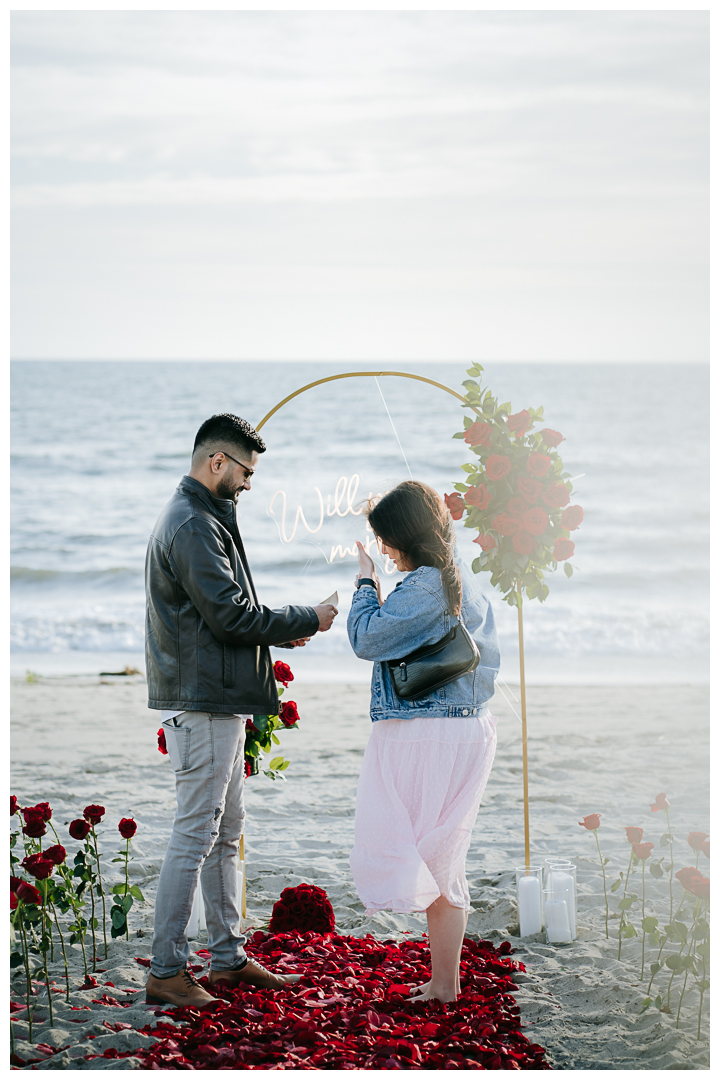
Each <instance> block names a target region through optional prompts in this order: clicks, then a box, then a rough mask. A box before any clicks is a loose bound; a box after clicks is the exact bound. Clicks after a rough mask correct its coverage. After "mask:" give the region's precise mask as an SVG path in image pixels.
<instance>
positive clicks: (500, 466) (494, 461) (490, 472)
mask: <svg viewBox="0 0 720 1080" xmlns="http://www.w3.org/2000/svg"><path fill="white" fill-rule="evenodd" d="M511 469H512V462H511V460H510V458H509V457H503V455H502V454H491V455H490V457H489V458H488V459H487V461H486V462H485V475H486V476H487V478H488V480H502V478H503V476H507V474H508V473H509V472H510V470H511Z"/></svg>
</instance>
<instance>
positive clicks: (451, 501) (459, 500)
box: [444, 491, 465, 521]
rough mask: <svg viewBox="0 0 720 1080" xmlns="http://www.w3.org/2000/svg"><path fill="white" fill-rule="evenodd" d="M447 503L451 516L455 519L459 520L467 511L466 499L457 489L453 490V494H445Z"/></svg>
mask: <svg viewBox="0 0 720 1080" xmlns="http://www.w3.org/2000/svg"><path fill="white" fill-rule="evenodd" d="M444 498H445V505H446V506H447V508H448V510H449V511H450V517H451V518H452V519H453V521H459V520H460V518H461V517H462V516H463V514H464V513H465V500H464V499H463V497H462V495H458V493H457V491H453V493H452V495H445V496H444Z"/></svg>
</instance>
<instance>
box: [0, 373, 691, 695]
mask: <svg viewBox="0 0 720 1080" xmlns="http://www.w3.org/2000/svg"><path fill="white" fill-rule="evenodd" d="M363 367H365V368H367V369H374V368H378V367H379V365H371V364H369V365H362V364H355V365H351V364H338V365H334V364H327V363H304V362H303V363H300V362H297V363H296V362H268V361H263V362H259V363H252V362H247V361H244V362H237V363H235V362H211V361H207V362H203V363H192V362H171V361H165V362H159V361H157V362H156V361H148V362H115V361H97V362H94V361H92V362H91V361H87V362H85V361H15V362H13V363H12V365H11V391H12V399H11V454H12V466H11V634H10V636H11V650H12V651H11V671H12V672H13V673H15V674H24V673H25V672H26V671H27V670H30V671H35V672H38V673H40V674H55V673H61V672H68V673H69V672H76V673H93V672H98V671H100V670H115V669H119V668H122V667H124V666H125V664H130V665H131V666H138V667H141V668H142V665H143V657H142V652H143V632H144V631H143V628H144V592H143V563H144V556H145V548H146V544H147V539H148V535H149V533H150V530H151V529H152V526H153V524H154V522H155V520H156V518H157V517H158V515H159V513H160V510H161V509H162V507H163V505H164V503H165V502H166V501H167V500H168V499H169V498H170V496H171V494H172V492H173V490H174V488H175V486H176V484H177V482H178V480H179V479H180V477H181V476H182V475H183V474H184V473H185V472H186V471H187V469H188V467H189V457H190V451H191V449H192V443H193V439H194V436H195V432H196V430H197V428H198V427H199V426H200V424H201V423H202V421H203V420H205V419H206V418H207V417H208V416H210V415H212V414H213V413H216V412H226V411H227V412H234V413H237V414H239V415H240V416H243V417H245V418H246V419H247V420H249V421H250V422H251V423H258V422H259V421H260V419H261V418H262V417H263V416H264V415H265V414H266V412H268V411H269V410H270V409H271V408H272V407H273V406H274V405H275V404H277V402H278V401H279V399H281V398H282V397H284V396H285V395H286V394H289V393H291V392H292V391H293V390H294V389H297V388H299V387H301V386H302V385H304V384H305V383H308V382H311V381H313V380H315V379H318V378H322V377H323V376H325V375H330V374H335V373H338V372H342V371H352V370H359V369H361V368H363ZM389 367H390V368H392V369H393V370H401V371H408V372H414V373H416V374H419V375H424V376H426V377H428V378H432V379H436V380H437V381H439V382H442V383H444V384H446V385H447V386H449V387H451V388H452V389H455V390H458V391H460V392H462V385H461V384H462V380H463V379H465V378H467V375H466V373H465V371H466V365H465V364H462V363H450V362H448V363H442V364H440V363H434V364H427V363H418V364H401V365H389ZM483 382H484V384H485V385H487V386H488V387H489V388H490V389H491V390H492V392H493V394H495V395H497V396H498V397H499V399H500V401H511V402H512V406H513V410H514V411H519V410H520V409H522V408H526V407H529V406H533V407H536V408H537V407H540V406H543V407H544V410H545V413H544V417H545V424H546V425H547V426H549V427H552V428H555V429H557V430H559V431H561V432H562V434H563V435H564V436H565V439H566V441H565V442H563V443H562V444H561V447H560V450H561V453H562V456H563V460H564V462H565V465H566V468H567V469H568V470H569V471H570V473H571V476H572V477H577V478H578V479H577V480H576V481H575V485H574V486H575V490H574V493H573V499H572V501H573V503H579V504H580V505H581V506H582V507H583V509H584V513H585V519H584V521H583V523H582V525H581V527H580V529H579V530H578V531H577V532H575V533H573V539H574V540H575V542H576V553H575V556H574V557H573V559H572V563H573V566H574V567H575V573H574V575H573V577H572V578H571V579H568V578H566V576H565V575H564V573H563V572H562V569H561V570H560V572H558V573H556V574H554V575H551V576H550V577H549V578H548V584H549V585H550V595H549V597H548V599H547V600H546V601H545V602H544V603H543V604H540V603H539V602H538V601H536V600H535V601H528V602H526V606H525V618H524V623H525V639H526V664H527V673H528V679H529V680H530V681H531V682H535V683H538V684H542V683H545V684H578V683H588V684H607V683H610V684H612V683H636V684H647V683H651V684H653V683H702V682H705V681H707V680H708V671H709V647H708V636H709V599H708V590H709V369H708V367H707V366H706V365H701V364H552V363H512V364H511V363H491V362H488V363H487V364H486V365H485V372H484V376H483ZM461 417H462V409H461V407H460V403H459V402H458V401H457V400H456V399H454V398H453V397H451V396H450V395H448V394H445V393H443V392H442V391H441V390H438V389H436V388H435V387H432V386H428V385H426V384H423V383H419V382H415V381H411V380H408V379H401V378H381V379H378V380H376V379H374V378H356V379H343V380H339V381H336V382H332V383H329V384H325V385H322V386H319V387H316V388H314V389H312V390H309V391H308V392H307V393H305V394H302V395H300V396H299V397H298V398H296V399H294V400H293V401H292V402H290V403H289V404H288V405H286V406H285V407H284V408H283V409H281V410H280V411H279V412H278V413H277V414H276V415H275V416H274V417H272V418H271V419H270V420H269V421H268V423H267V424H266V426H265V427H264V428H263V431H262V435H263V437H264V438H265V441H266V442H267V444H268V450H267V452H266V453H265V454H264V455H263V456H262V457H261V459H260V464H259V468H258V472H257V477H256V479H255V480H254V481H253V487H252V491H250V492H245V493H243V494H242V495H241V496H240V500H239V504H238V518H239V524H240V529H241V532H242V534H243V538H244V540H245V544H246V548H247V552H248V556H249V559H250V563H251V567H252V570H253V575H254V578H255V583H256V586H257V589H258V593H259V596H260V599H261V601H262V602H263V603H266V604H268V605H270V606H280V605H282V604H285V603H302V604H316V603H319V602H320V601H321V600H323V599H324V598H325V597H326V596H328V595H329V594H330V593H332V592H333V591H334V590H335V589H337V590H338V592H339V595H340V616H339V618H338V619H337V620H336V623H335V626H334V627H333V629H332V630H331V631H330V632H329V633H327V634H321V635H318V636H317V637H316V638H314V639H313V641H312V642H311V643H310V644H309V645H308V646H307V647H306V648H305V649H304V650H296V651H295V652H294V653H292V654H285V653H282V654H281V655H282V658H283V659H289V660H290V661H291V664H292V666H293V668H294V669H295V670H296V674H297V675H298V677H299V678H302V679H305V680H314V681H322V682H327V681H335V682H341V681H351V682H363V681H366V680H368V679H369V675H370V665H369V664H367V663H365V662H363V661H359V660H357V659H356V658H355V657H354V656H353V655H352V653H351V651H350V648H349V645H348V642H347V637H346V634H345V630H344V616H345V615H346V613H347V609H348V606H349V603H350V598H351V594H352V589H353V582H354V578H355V573H356V560H355V558H354V557H353V556H352V555H351V554H350V552H351V549H352V546H353V544H354V541H355V540H356V539H360V540H364V539H365V537H366V526H365V521H364V518H363V517H362V514H361V512H360V506H361V503H362V501H363V500H364V499H366V498H367V497H368V495H369V494H370V493H373V494H374V493H377V492H381V491H386V490H387V489H388V488H389V487H390V486H392V485H393V484H396V483H398V482H399V481H400V480H403V479H406V478H407V477H408V476H409V475H412V476H413V477H415V478H416V479H421V480H425V481H426V482H427V483H429V484H431V485H432V486H433V487H435V488H436V489H437V490H438V491H439V492H440V493H441V494H443V493H445V492H450V491H452V490H453V486H452V485H453V483H454V482H456V481H458V480H461V479H462V472H461V469H460V466H461V465H462V464H463V462H465V461H468V460H471V458H472V455H469V453H468V448H467V447H466V446H465V444H464V443H463V442H462V441H461V440H453V439H452V435H453V433H454V432H455V431H459V430H460V429H461V428H462V419H461ZM283 512H284V513H283ZM474 535H475V533H474V532H471V531H470V530H466V529H463V528H460V529H459V530H458V537H459V546H460V550H461V553H462V555H463V557H465V558H467V559H468V560H472V558H474V557H475V555H476V554H477V553H478V549H477V546H475V545H473V544H472V538H473V536H474ZM377 561H378V564H379V565H380V566H381V570H382V573H381V576H383V578H384V581H385V582H386V585H385V588H386V590H387V588H388V587H392V584H393V580H397V575H396V574H395V575H393V574H390V575H387V576H386V575H385V567H384V565H383V564H384V560H382V561H381V560H377ZM484 587H485V589H486V591H487V592H488V594H489V595H490V596H491V598H492V597H493V590H492V589H491V587H490V583H489V579H488V578H487V576H486V575H485V576H484ZM493 606H494V609H495V613H496V617H497V620H498V626H499V632H500V638H501V649H502V654H503V667H502V672H501V674H502V676H503V679H504V680H505V681H507V682H510V683H512V682H514V681H516V679H517V674H518V661H517V615H516V612H515V610H514V609H511V608H509V607H508V605H507V604H505V603H504V602H503V601H502V599H501V597H500V596H499V595H497V594H496V595H495V599H494V605H493Z"/></svg>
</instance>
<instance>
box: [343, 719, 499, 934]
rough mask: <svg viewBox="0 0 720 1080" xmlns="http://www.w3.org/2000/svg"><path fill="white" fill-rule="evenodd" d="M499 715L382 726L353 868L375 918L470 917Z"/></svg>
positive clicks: (373, 746) (361, 795) (370, 759)
mask: <svg viewBox="0 0 720 1080" xmlns="http://www.w3.org/2000/svg"><path fill="white" fill-rule="evenodd" d="M496 725H497V718H496V717H494V716H490V715H486V716H479V717H478V716H467V717H459V716H458V717H454V716H453V717H438V718H431V717H416V718H414V719H410V720H378V721H376V722H375V723H374V724H373V725H372V731H371V733H370V739H369V741H368V744H367V747H366V749H365V756H364V757H363V762H362V766H361V769H360V776H359V779H358V789H357V809H356V811H355V846H354V847H353V849H352V851H351V852H350V869H351V871H352V875H353V878H354V879H355V886H356V888H357V891H358V895H359V897H360V899H361V900H362V902H363V904H364V905H365V907H366V908H367V911H368V914H373V913H374V912H376V911H382V910H389V911H397V912H409V911H425V910H426V908H428V907H429V906H430V904H432V903H433V902H434V901H435V900H437V898H438V897H439V896H444V897H445V898H446V899H447V900H448V901H449V902H450V903H451V904H452V905H453V906H454V907H460V908H464V909H465V910H466V911H468V910H469V908H470V894H469V892H468V886H467V879H466V877H465V858H466V856H467V852H468V848H469V846H470V835H471V832H472V827H473V825H474V824H475V818H476V817H477V812H478V809H479V807H480V800H481V799H482V796H483V792H484V791H485V786H486V784H487V781H488V777H489V775H490V769H491V768H492V763H493V758H494V756H495V746H496V743H497V738H496V735H495V727H496Z"/></svg>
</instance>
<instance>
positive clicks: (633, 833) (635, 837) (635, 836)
mask: <svg viewBox="0 0 720 1080" xmlns="http://www.w3.org/2000/svg"><path fill="white" fill-rule="evenodd" d="M625 835H626V836H627V839H628V843H629V844H639V843H640V841H641V840H642V837H643V831H642V829H638V828H636V827H635V826H634V825H626V826H625Z"/></svg>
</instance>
